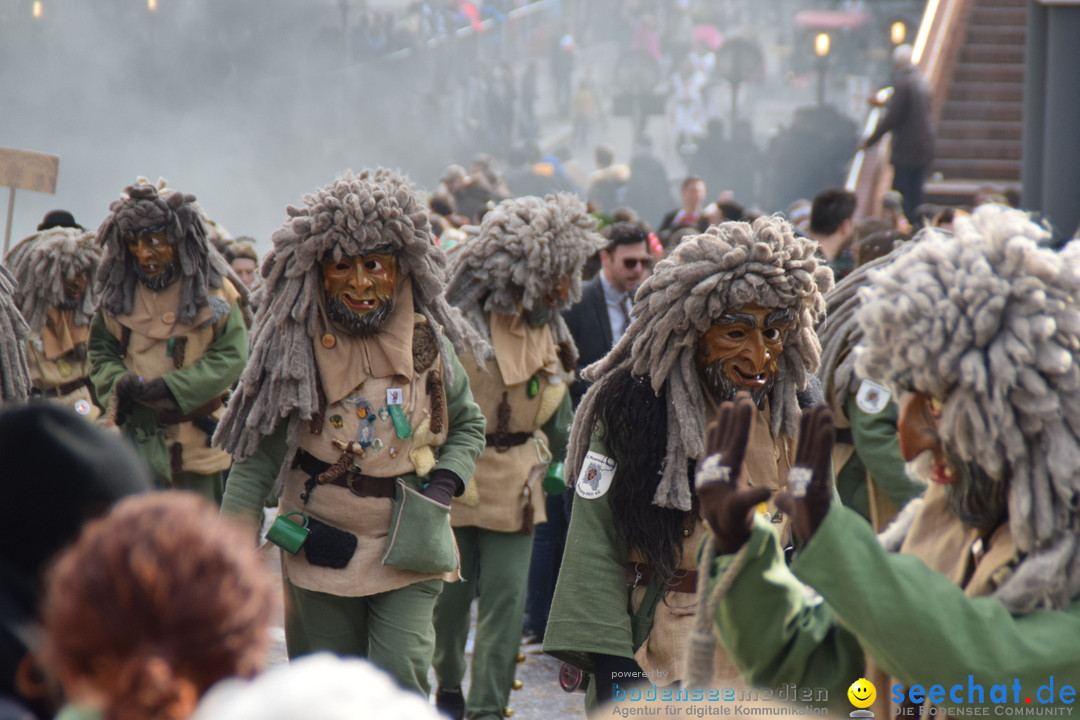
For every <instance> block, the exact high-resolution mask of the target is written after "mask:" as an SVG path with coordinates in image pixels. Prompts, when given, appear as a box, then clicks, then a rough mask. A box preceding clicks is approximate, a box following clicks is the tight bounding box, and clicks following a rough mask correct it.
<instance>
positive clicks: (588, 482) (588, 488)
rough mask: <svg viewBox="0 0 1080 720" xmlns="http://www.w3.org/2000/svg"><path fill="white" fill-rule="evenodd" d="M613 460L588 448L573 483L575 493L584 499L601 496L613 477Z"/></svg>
mask: <svg viewBox="0 0 1080 720" xmlns="http://www.w3.org/2000/svg"><path fill="white" fill-rule="evenodd" d="M615 468H616V464H615V461H614V460H612V459H611V458H609V457H608V456H606V455H601V454H600V453H598V452H595V451H593V450H590V451H589V452H588V453H587V454H586V455H585V462H583V463H581V472H580V473H578V477H577V482H576V483H574V485H575V488H576V490H577V494H578V495H580V496H581V497H583V498H585V499H586V500H592V499H594V498H598V497H603V496H604V495H605V494H606V493H607V491H608V488H610V487H611V480H612V478H614V477H615Z"/></svg>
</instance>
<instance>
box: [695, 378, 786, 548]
mask: <svg viewBox="0 0 1080 720" xmlns="http://www.w3.org/2000/svg"><path fill="white" fill-rule="evenodd" d="M754 410H755V408H754V401H753V400H751V399H750V395H749V394H747V393H739V394H738V395H736V396H735V400H734V401H728V402H725V403H723V404H722V405H721V406H720V412H719V414H718V416H717V419H716V422H715V423H713V424H712V425H710V426H709V432H708V435H707V438H706V442H705V452H706V453H707V456H706V458H705V460H704V461H703V462H702V463H701V467H700V468H699V469H698V473H697V479H696V485H697V493H698V497H699V498H700V500H701V513H702V515H704V516H705V521H706V522H708V523H709V527H711V528H712V531H713V534H714V535H715V536H716V552H717V553H720V554H728V553H733V552H735V551H736V550H738V549H739V548H740V547H742V546H743V543H745V542H746V539H747V538H748V537H750V523H751V521H752V520H753V513H754V508H756V507H757V506H758V505H760V504H761V503H763V502H765V501H766V500H768V499H769V489H768V488H763V487H757V488H755V487H750V486H749V485H748V484H747V482H746V480H745V478H744V477H743V474H742V466H743V460H744V459H745V458H746V446H747V443H748V441H749V439H750V430H751V428H753V426H754Z"/></svg>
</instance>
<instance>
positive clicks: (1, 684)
mask: <svg viewBox="0 0 1080 720" xmlns="http://www.w3.org/2000/svg"><path fill="white" fill-rule="evenodd" d="M7 344H8V343H7V342H6V341H5V342H4V345H7ZM0 478H2V479H3V481H4V488H5V500H6V502H8V503H10V504H11V507H12V508H18V512H12V513H10V514H9V515H8V517H7V518H6V519H5V521H4V522H3V523H0V715H3V717H5V718H23V717H25V716H24V715H21V714H18V713H17V712H16V711H15V710H14V709H13V708H22V710H23V711H24V712H28V713H30V715H29V717H31V718H38V719H39V720H47V719H49V718H52V717H53V716H54V715H55V713H56V711H57V709H58V707H59V705H60V703H61V702H62V698H61V697H60V696H58V695H57V694H56V693H55V692H54V688H52V687H51V686H50V685H49V684H48V683H47V682H46V677H45V673H44V670H45V669H47V668H48V667H49V664H48V663H46V662H43V661H42V659H41V656H40V654H39V651H40V638H41V632H40V625H39V621H38V610H39V607H38V606H39V603H40V601H41V597H42V588H43V577H42V574H43V573H44V571H45V568H46V566H47V565H48V563H49V562H50V560H51V559H52V557H53V555H55V554H56V553H57V552H58V551H60V549H61V548H63V547H65V546H67V545H68V544H69V543H70V542H72V541H73V540H75V538H76V537H77V536H78V534H79V529H80V528H81V527H82V524H83V522H85V521H86V520H88V519H90V518H93V517H97V516H99V515H102V514H103V513H105V512H106V511H107V510H108V509H109V507H110V506H111V505H112V504H113V503H115V502H117V501H118V500H120V499H121V498H124V497H126V496H128V495H132V494H134V493H141V492H146V491H148V490H149V489H150V480H149V478H148V476H147V474H146V469H145V467H144V466H143V464H142V461H141V460H140V459H139V457H138V455H136V454H135V452H134V451H133V450H132V449H131V448H130V447H129V446H128V444H127V443H125V442H122V441H121V440H120V439H119V438H118V437H116V436H115V435H114V434H111V433H107V432H104V431H102V430H100V429H98V428H96V427H94V426H93V425H91V424H90V423H88V422H86V421H84V420H83V419H81V418H80V417H78V416H77V415H76V414H75V413H73V412H71V411H70V410H67V409H65V408H62V407H58V406H56V405H53V404H51V403H49V404H46V403H37V404H32V405H30V406H27V407H11V408H8V409H6V410H3V411H0ZM27 478H32V479H33V481H32V482H27V481H26V479H27ZM5 703H6V707H5ZM3 711H10V712H12V713H13V714H11V715H7V714H3Z"/></svg>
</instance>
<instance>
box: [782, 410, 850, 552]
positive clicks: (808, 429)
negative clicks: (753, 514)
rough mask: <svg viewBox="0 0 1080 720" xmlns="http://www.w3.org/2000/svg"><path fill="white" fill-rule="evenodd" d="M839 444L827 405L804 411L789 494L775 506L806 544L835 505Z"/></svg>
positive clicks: (789, 479)
mask: <svg viewBox="0 0 1080 720" xmlns="http://www.w3.org/2000/svg"><path fill="white" fill-rule="evenodd" d="M835 442H836V430H835V429H834V428H833V416H832V411H831V410H829V406H828V405H824V404H822V405H815V406H814V407H812V408H810V409H809V410H804V411H803V414H802V418H801V419H800V420H799V444H798V445H797V446H796V448H795V465H794V466H792V468H791V470H790V471H789V472H788V489H787V492H783V493H780V494H779V495H777V496H776V506H777V507H779V508H780V509H781V510H783V511H784V512H785V513H787V514H788V517H790V518H791V530H792V532H794V533H795V537H797V538H799V540H800V541H802V543H803V544H804V545H805V544H806V543H807V542H809V541H810V538H811V537H813V536H814V533H815V532H817V529H818V528H819V527H821V522H822V520H824V519H825V515H826V514H827V513H828V512H829V506H830V505H831V504H832V489H831V488H830V487H829V467H830V465H831V463H832V449H833V444H834V443H835Z"/></svg>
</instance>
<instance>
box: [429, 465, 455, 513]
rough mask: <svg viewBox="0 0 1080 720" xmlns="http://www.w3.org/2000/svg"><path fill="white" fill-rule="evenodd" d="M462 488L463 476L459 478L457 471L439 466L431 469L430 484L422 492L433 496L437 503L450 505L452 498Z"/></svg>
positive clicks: (430, 496)
mask: <svg viewBox="0 0 1080 720" xmlns="http://www.w3.org/2000/svg"><path fill="white" fill-rule="evenodd" d="M462 488H463V483H462V482H461V478H459V477H458V476H457V474H456V473H455V472H453V471H452V470H445V469H443V468H439V469H437V470H432V471H431V477H430V478H429V479H428V485H427V487H426V488H424V489H423V490H422V491H421V492H420V494H421V495H423V496H424V497H427V498H431V499H432V500H434V501H435V502H437V503H442V504H443V505H449V504H450V498H452V497H454V496H455V495H457V494H458V493H459V492H461V490H462Z"/></svg>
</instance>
